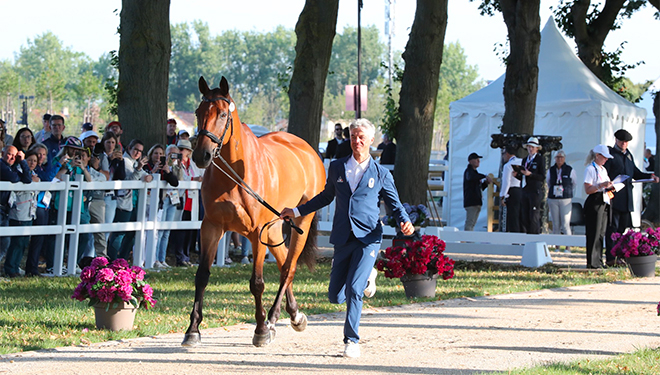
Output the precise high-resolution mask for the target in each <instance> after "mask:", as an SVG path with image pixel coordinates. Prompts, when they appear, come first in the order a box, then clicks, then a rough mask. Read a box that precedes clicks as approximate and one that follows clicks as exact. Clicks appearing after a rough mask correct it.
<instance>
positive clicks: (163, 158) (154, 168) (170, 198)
mask: <svg viewBox="0 0 660 375" xmlns="http://www.w3.org/2000/svg"><path fill="white" fill-rule="evenodd" d="M180 155H181V154H180V153H179V148H178V147H176V146H175V145H169V146H167V149H164V148H163V145H161V144H156V145H154V146H153V147H152V148H151V149H150V150H149V163H148V164H147V166H145V168H146V169H147V170H149V171H150V172H151V173H152V174H154V173H160V175H161V180H163V181H167V183H168V184H170V185H171V186H173V187H177V186H179V179H180V178H182V171H181V167H180V165H179V160H180V159H181V158H180ZM159 198H160V199H159V201H158V220H159V221H179V220H181V212H182V210H180V209H177V208H178V207H181V198H180V195H179V190H177V189H167V190H161V191H160V197H159ZM169 238H170V231H169V230H159V231H158V237H157V242H156V262H154V268H169V267H170V265H169V264H167V262H166V256H167V245H168V242H169Z"/></svg>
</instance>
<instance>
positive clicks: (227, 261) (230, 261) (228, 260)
mask: <svg viewBox="0 0 660 375" xmlns="http://www.w3.org/2000/svg"><path fill="white" fill-rule="evenodd" d="M232 263H234V261H233V260H231V258H230V257H226V258H225V264H232Z"/></svg>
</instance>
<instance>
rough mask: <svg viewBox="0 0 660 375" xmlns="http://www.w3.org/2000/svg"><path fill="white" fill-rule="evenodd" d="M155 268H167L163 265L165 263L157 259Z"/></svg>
mask: <svg viewBox="0 0 660 375" xmlns="http://www.w3.org/2000/svg"><path fill="white" fill-rule="evenodd" d="M154 268H155V269H161V268H165V267H163V263H161V262H159V261H155V262H154Z"/></svg>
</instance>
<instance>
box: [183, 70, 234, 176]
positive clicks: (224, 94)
mask: <svg viewBox="0 0 660 375" xmlns="http://www.w3.org/2000/svg"><path fill="white" fill-rule="evenodd" d="M199 92H201V93H202V102H201V103H200V104H199V107H197V110H196V111H195V114H196V115H197V129H198V130H199V132H198V134H197V145H196V146H195V151H193V154H192V159H193V161H194V162H195V164H197V166H198V167H200V168H206V167H208V166H209V164H210V163H211V159H212V158H213V151H214V149H215V148H216V147H222V145H223V143H227V142H229V136H227V137H226V135H227V132H228V131H229V132H230V134H231V132H232V131H233V130H230V129H229V128H230V127H232V126H233V125H232V112H233V111H234V109H235V105H234V102H233V101H232V100H231V97H230V96H229V84H228V83H227V79H225V77H222V79H221V80H220V87H219V88H215V89H213V90H211V89H210V88H209V85H208V84H207V83H206V80H205V79H204V77H199Z"/></svg>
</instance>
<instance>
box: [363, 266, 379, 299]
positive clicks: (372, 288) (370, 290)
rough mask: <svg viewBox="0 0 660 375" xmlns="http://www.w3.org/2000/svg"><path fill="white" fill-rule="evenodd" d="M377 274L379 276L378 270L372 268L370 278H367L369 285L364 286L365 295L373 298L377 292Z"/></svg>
mask: <svg viewBox="0 0 660 375" xmlns="http://www.w3.org/2000/svg"><path fill="white" fill-rule="evenodd" d="M376 276H378V271H376V269H375V268H372V269H371V275H369V280H367V287H366V288H364V296H365V297H367V298H371V297H373V296H374V294H376Z"/></svg>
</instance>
